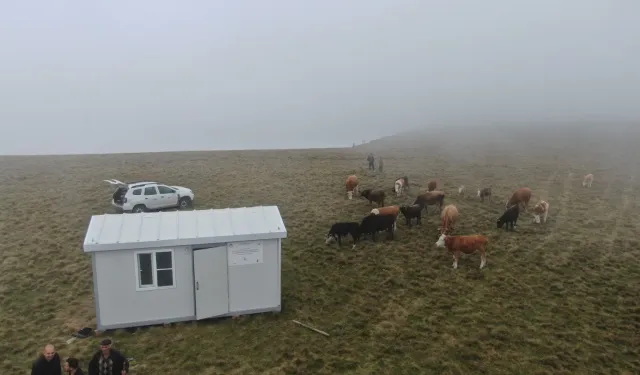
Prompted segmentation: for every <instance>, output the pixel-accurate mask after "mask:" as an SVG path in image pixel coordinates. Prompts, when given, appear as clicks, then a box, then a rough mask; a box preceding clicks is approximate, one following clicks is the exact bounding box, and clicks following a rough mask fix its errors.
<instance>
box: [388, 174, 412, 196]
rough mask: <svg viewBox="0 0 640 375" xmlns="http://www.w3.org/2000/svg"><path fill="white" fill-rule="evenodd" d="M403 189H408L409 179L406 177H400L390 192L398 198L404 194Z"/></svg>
mask: <svg viewBox="0 0 640 375" xmlns="http://www.w3.org/2000/svg"><path fill="white" fill-rule="evenodd" d="M404 189H409V178H408V177H407V176H404V177H400V178H398V179H397V180H396V182H395V183H394V184H393V189H392V191H393V192H395V193H396V196H397V197H399V196H400V195H402V192H404Z"/></svg>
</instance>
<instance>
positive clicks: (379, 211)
mask: <svg viewBox="0 0 640 375" xmlns="http://www.w3.org/2000/svg"><path fill="white" fill-rule="evenodd" d="M371 213H372V214H374V215H393V216H398V214H399V213H400V206H385V207H380V208H374V209H372V210H371Z"/></svg>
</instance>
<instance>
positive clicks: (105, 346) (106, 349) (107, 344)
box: [100, 339, 111, 355]
mask: <svg viewBox="0 0 640 375" xmlns="http://www.w3.org/2000/svg"><path fill="white" fill-rule="evenodd" d="M100 351H101V352H102V354H104V355H107V354H109V353H110V352H111V340H109V339H104V340H102V341H100Z"/></svg>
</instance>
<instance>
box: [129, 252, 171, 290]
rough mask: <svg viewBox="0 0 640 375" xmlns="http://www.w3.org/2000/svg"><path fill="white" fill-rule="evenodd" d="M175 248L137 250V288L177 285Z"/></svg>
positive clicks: (152, 288) (145, 288) (151, 288)
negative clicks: (174, 258)
mask: <svg viewBox="0 0 640 375" xmlns="http://www.w3.org/2000/svg"><path fill="white" fill-rule="evenodd" d="M174 270H175V262H174V260H173V250H154V251H139V252H136V272H137V273H136V281H137V284H138V285H137V287H136V290H154V289H162V288H173V287H175V277H174V276H175V275H174Z"/></svg>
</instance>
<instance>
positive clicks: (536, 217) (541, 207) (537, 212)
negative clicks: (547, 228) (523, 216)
mask: <svg viewBox="0 0 640 375" xmlns="http://www.w3.org/2000/svg"><path fill="white" fill-rule="evenodd" d="M548 215H549V203H547V202H546V201H542V200H541V201H540V202H538V203H536V205H535V206H533V221H534V222H535V223H537V224H540V216H542V222H543V223H546V222H547V216H548Z"/></svg>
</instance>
